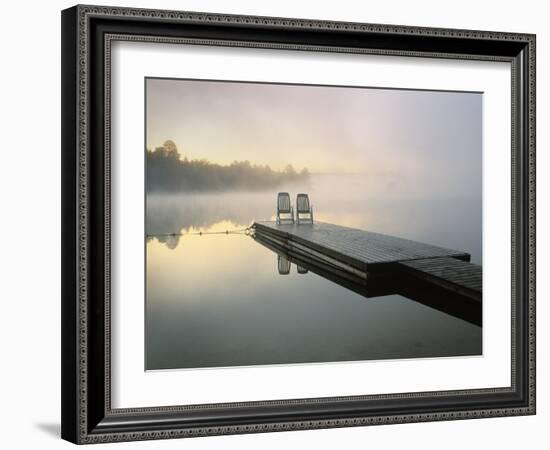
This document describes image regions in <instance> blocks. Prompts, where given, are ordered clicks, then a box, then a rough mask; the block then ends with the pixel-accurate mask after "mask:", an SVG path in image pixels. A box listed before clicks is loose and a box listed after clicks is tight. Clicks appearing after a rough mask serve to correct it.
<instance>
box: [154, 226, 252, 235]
mask: <svg viewBox="0 0 550 450" xmlns="http://www.w3.org/2000/svg"><path fill="white" fill-rule="evenodd" d="M253 233H254V229H253V227H252V226H250V227H247V228H241V229H238V230H225V231H196V232H193V233H158V234H147V235H146V236H147V237H176V236H203V235H207V234H244V235H246V236H250V235H252V234H253Z"/></svg>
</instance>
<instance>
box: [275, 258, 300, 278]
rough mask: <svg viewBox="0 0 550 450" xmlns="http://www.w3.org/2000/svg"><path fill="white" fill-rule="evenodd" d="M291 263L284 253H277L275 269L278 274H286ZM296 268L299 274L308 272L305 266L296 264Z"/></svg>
mask: <svg viewBox="0 0 550 450" xmlns="http://www.w3.org/2000/svg"><path fill="white" fill-rule="evenodd" d="M291 266H292V263H291V262H290V260H289V259H288V258H287V257H286V256H285V255H277V270H278V271H279V275H288V274H289V273H290V267H291ZM296 270H297V271H298V273H299V274H300V275H304V274H306V273H308V270H307V269H306V268H305V267H302V266H299V265H297V264H296Z"/></svg>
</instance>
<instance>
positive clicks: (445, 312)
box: [143, 77, 484, 371]
mask: <svg viewBox="0 0 550 450" xmlns="http://www.w3.org/2000/svg"><path fill="white" fill-rule="evenodd" d="M483 99H484V96H483V92H474V91H442V90H418V89H416V90H415V89H405V88H401V87H399V86H394V87H391V88H388V87H376V86H347V85H346V86H341V85H311V84H291V83H273V82H255V81H241V80H207V79H176V78H156V77H146V78H145V79H144V99H143V101H144V103H145V118H144V119H145V136H144V141H145V142H144V153H145V154H144V158H145V192H144V202H145V216H146V217H145V218H144V220H145V236H144V245H145V294H146V295H145V305H144V307H145V323H144V327H145V342H144V355H145V358H144V360H145V370H146V371H156V370H175V369H199V368H221V367H243V366H260V365H281V364H311V363H318V364H319V363H324V364H326V363H342V362H365V361H375V360H395V359H417V358H450V357H461V358H465V357H470V358H473V357H480V356H482V355H483V346H482V342H483V326H482V304H483V301H482V300H483V299H482V263H483V254H482V253H483V252H482V249H483V233H482V230H483V204H482V198H483V195H482V194H483V192H482V188H483V176H482V175H483V133H482V131H483Z"/></svg>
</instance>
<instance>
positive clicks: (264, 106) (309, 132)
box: [146, 78, 482, 186]
mask: <svg viewBox="0 0 550 450" xmlns="http://www.w3.org/2000/svg"><path fill="white" fill-rule="evenodd" d="M146 101H147V103H146V105H147V108H146V114H147V117H146V125H147V142H146V146H147V148H149V149H154V148H155V147H157V146H159V145H162V143H163V142H164V141H166V140H168V139H171V140H173V141H174V142H175V143H176V145H177V147H178V150H179V152H180V154H181V155H182V157H183V156H187V157H188V158H189V159H202V158H205V159H208V160H209V161H211V162H215V163H219V164H230V163H231V162H232V161H234V160H238V161H242V160H249V161H250V162H251V163H253V164H269V165H270V166H271V167H272V168H274V169H281V168H283V167H284V166H285V165H286V164H292V165H293V166H294V168H295V169H297V170H301V169H302V168H304V167H307V168H308V169H309V170H310V171H311V172H323V173H365V174H382V175H384V174H392V175H399V174H402V175H412V176H424V175H425V176H428V175H429V174H433V173H436V172H443V173H447V174H448V176H452V177H458V178H459V179H460V180H461V183H462V182H465V183H468V182H469V181H474V180H475V185H476V186H480V183H481V162H482V94H481V93H467V92H432V91H413V90H398V89H393V90H392V89H376V88H350V87H327V86H307V85H277V84H261V83H235V82H218V81H196V80H171V79H170V80H168V79H151V78H149V79H147V81H146Z"/></svg>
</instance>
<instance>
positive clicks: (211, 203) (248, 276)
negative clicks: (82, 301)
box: [145, 175, 482, 370]
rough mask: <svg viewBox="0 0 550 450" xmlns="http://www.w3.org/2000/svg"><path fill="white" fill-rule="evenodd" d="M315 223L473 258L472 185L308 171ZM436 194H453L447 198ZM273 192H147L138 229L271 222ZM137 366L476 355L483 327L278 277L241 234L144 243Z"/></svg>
mask: <svg viewBox="0 0 550 450" xmlns="http://www.w3.org/2000/svg"><path fill="white" fill-rule="evenodd" d="M277 191H288V192H290V193H291V197H292V198H293V203H294V202H295V195H296V193H297V192H308V193H309V195H310V199H311V203H312V204H313V206H314V213H315V219H316V220H317V221H323V222H330V223H336V224H340V225H345V226H350V227H355V228H360V229H365V230H369V231H376V232H381V233H386V234H391V235H395V236H400V237H405V238H409V239H414V240H417V241H422V242H426V243H430V244H435V245H440V246H443V247H448V248H453V249H457V250H463V251H466V252H469V253H470V254H471V255H472V262H474V263H476V264H481V263H482V254H481V248H482V244H481V242H482V236H481V229H482V228H481V224H482V222H481V221H482V205H481V189H480V188H479V187H475V186H474V187H472V186H466V187H460V188H457V189H448V186H447V188H446V189H444V190H438V189H434V186H433V184H432V183H418V182H417V181H415V180H408V181H407V180H406V179H404V178H403V177H401V178H400V179H399V180H396V179H394V178H392V177H388V176H376V177H366V176H365V175H361V176H358V175H312V177H311V180H310V182H309V183H307V184H303V185H294V186H283V187H280V188H279V189H277ZM442 192H453V193H454V194H453V195H444V194H443V193H442ZM276 194H277V192H276V191H274V192H271V191H270V192H259V193H258V192H256V193H250V192H224V193H208V194H181V195H162V194H150V195H148V197H147V233H148V234H150V235H155V234H163V233H174V232H175V233H178V232H182V233H187V232H190V233H194V232H198V231H225V230H238V229H242V228H245V227H247V226H248V225H250V224H251V223H252V222H253V221H254V220H268V219H272V218H273V217H274V214H275V206H276ZM146 263H147V286H146V324H145V326H146V339H145V351H146V369H148V370H152V369H173V368H197V367H223V366H245V365H257V364H288V363H308V362H328V361H350V360H372V359H396V358H419V357H442V356H459V355H461V356H464V355H479V354H481V350H482V349H481V338H482V330H481V327H479V326H476V325H473V324H471V323H469V322H466V321H464V320H461V319H458V318H455V317H453V316H451V315H448V314H446V313H444V312H440V311H437V310H435V309H432V308H430V307H428V306H424V305H423V304H421V303H418V302H416V301H413V300H409V299H407V298H405V297H402V296H400V295H388V296H384V297H375V298H365V297H363V296H361V295H359V294H357V293H354V292H352V291H350V290H348V289H346V288H344V287H341V286H340V285H338V284H335V283H333V282H331V281H329V280H327V279H325V278H323V277H321V276H318V275H316V274H314V273H312V272H308V273H307V274H299V273H297V268H296V266H295V265H293V266H292V269H291V272H290V274H289V275H279V273H278V270H277V255H276V254H275V253H273V252H272V251H271V250H269V249H267V248H265V247H263V246H262V245H260V244H259V243H257V242H256V241H254V240H253V239H252V238H251V237H249V236H245V235H243V234H229V235H202V236H199V235H186V236H181V237H169V238H163V237H152V238H149V239H148V241H147V261H146Z"/></svg>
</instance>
